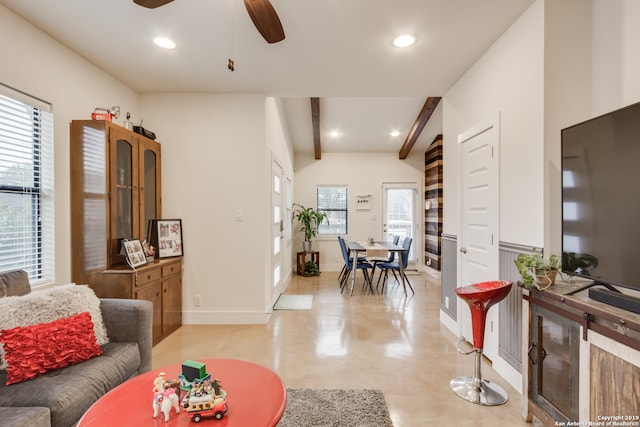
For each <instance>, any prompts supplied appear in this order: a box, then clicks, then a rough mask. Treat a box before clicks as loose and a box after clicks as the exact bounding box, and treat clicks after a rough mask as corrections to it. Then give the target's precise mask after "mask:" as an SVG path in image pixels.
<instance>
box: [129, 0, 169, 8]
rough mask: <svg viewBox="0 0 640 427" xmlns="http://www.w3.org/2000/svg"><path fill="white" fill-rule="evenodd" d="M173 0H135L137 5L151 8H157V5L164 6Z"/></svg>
mask: <svg viewBox="0 0 640 427" xmlns="http://www.w3.org/2000/svg"><path fill="white" fill-rule="evenodd" d="M172 1H173V0H133V2H134V3H135V4H137V5H140V6H143V7H147V8H149V9H155V8H156V7H160V6H164V5H165V4H167V3H171V2H172Z"/></svg>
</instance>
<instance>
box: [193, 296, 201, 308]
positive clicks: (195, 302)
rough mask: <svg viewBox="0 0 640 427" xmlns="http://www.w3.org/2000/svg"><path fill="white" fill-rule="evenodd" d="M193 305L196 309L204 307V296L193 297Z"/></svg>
mask: <svg viewBox="0 0 640 427" xmlns="http://www.w3.org/2000/svg"><path fill="white" fill-rule="evenodd" d="M193 305H194V306H196V307H202V295H194V296H193Z"/></svg>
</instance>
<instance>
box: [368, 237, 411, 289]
mask: <svg viewBox="0 0 640 427" xmlns="http://www.w3.org/2000/svg"><path fill="white" fill-rule="evenodd" d="M412 242H413V239H412V238H411V237H405V238H404V241H403V242H402V248H403V249H404V251H402V252H400V262H402V275H403V276H404V280H405V283H407V284H408V285H409V288H410V289H411V292H413V293H414V294H415V291H414V290H413V286H411V282H410V281H409V278H408V277H407V274H406V273H405V272H404V270H405V269H406V268H407V265H408V264H409V251H410V250H411V243H412ZM400 262H382V263H379V264H378V268H380V276H378V282H377V283H376V288H377V287H378V285H379V284H380V279H381V278H382V274H383V273H384V280H383V282H382V289H381V291H380V292H384V285H385V283H386V282H387V276H388V274H389V270H391V272H392V273H393V277H395V279H396V282H398V283H400V281H401V279H402V277H401V278H400V279H398V275H397V274H396V271H398V272H400ZM405 291H406V290H405Z"/></svg>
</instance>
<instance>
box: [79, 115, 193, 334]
mask: <svg viewBox="0 0 640 427" xmlns="http://www.w3.org/2000/svg"><path fill="white" fill-rule="evenodd" d="M70 164H71V177H70V178H71V250H72V259H71V277H72V280H73V281H74V282H75V283H78V284H88V285H89V286H91V288H92V289H94V291H95V292H96V294H97V295H98V296H99V297H104V298H140V299H147V300H150V301H152V302H153V303H154V310H155V314H154V322H157V324H156V325H154V343H155V342H157V341H159V340H160V339H162V338H163V337H165V336H166V335H167V334H168V333H170V332H169V331H171V332H172V331H173V330H175V329H177V327H178V326H179V325H180V324H181V323H182V312H181V310H182V283H181V270H182V268H181V265H182V264H181V262H182V261H181V259H169V260H162V261H159V262H158V261H156V262H155V263H153V264H150V265H145V266H142V267H140V268H138V269H137V270H133V269H131V268H130V267H129V266H128V265H127V263H126V258H125V256H124V255H122V252H121V246H122V242H123V241H124V240H125V239H126V240H133V239H137V240H140V241H141V242H142V241H144V239H145V238H146V236H147V234H148V233H147V227H148V224H149V221H150V220H151V219H158V218H162V199H161V194H162V182H161V150H160V144H159V143H158V142H156V141H153V140H151V139H149V138H146V137H144V136H142V135H140V134H137V133H135V132H133V131H130V130H128V129H125V128H123V127H121V126H119V125H117V124H115V123H111V122H108V121H104V120H73V121H72V122H71V125H70ZM165 268H168V269H167V270H165ZM170 272H171V273H170ZM154 288H157V289H154ZM176 325H177V326H176Z"/></svg>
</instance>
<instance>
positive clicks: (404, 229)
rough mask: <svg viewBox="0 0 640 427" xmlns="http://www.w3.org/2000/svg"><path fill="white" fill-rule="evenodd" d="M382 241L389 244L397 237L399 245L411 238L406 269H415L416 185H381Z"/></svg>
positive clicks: (416, 232) (410, 183)
mask: <svg viewBox="0 0 640 427" xmlns="http://www.w3.org/2000/svg"><path fill="white" fill-rule="evenodd" d="M382 192H383V197H382V215H383V218H382V240H383V241H387V242H391V241H392V240H393V236H395V235H399V236H400V241H399V243H398V244H399V245H402V242H403V241H404V238H405V237H411V238H412V239H413V242H412V243H411V249H410V251H409V260H408V268H412V269H415V268H416V263H417V254H418V253H420V252H419V245H420V242H419V239H417V238H416V236H419V235H420V233H419V232H418V231H419V220H418V218H419V217H418V210H417V206H418V203H417V198H418V194H419V193H418V183H416V182H409V183H406V182H398V183H383V184H382Z"/></svg>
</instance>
